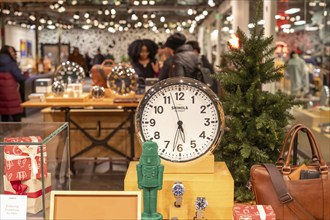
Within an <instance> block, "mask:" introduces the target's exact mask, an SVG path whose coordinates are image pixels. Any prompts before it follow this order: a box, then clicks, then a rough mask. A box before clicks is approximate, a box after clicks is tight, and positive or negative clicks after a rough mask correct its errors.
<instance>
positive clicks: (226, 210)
mask: <svg viewBox="0 0 330 220" xmlns="http://www.w3.org/2000/svg"><path fill="white" fill-rule="evenodd" d="M137 163H138V162H131V163H130V165H129V168H128V171H127V173H126V177H125V181H124V189H125V191H136V190H139V189H138V186H137V173H136V165H137ZM188 172H189V170H187V173H179V174H173V173H172V174H171V173H166V166H165V170H164V180H163V189H162V190H160V191H158V212H160V213H161V214H162V215H163V218H164V219H168V218H169V214H170V213H169V212H170V209H171V207H172V206H173V204H174V201H175V198H174V196H173V193H172V191H171V189H172V186H173V184H174V182H177V181H181V182H182V183H183V185H184V186H185V189H186V191H185V193H184V195H183V201H182V205H183V207H186V208H187V209H188V219H193V218H194V216H195V205H194V203H195V200H196V197H198V196H202V197H205V198H206V200H207V201H208V206H207V208H206V209H205V219H226V220H227V219H232V207H233V204H234V181H233V178H232V176H231V174H230V172H229V170H228V168H227V166H226V164H225V163H224V162H215V163H214V173H205V174H202V173H198V174H196V173H195V174H194V173H188Z"/></svg>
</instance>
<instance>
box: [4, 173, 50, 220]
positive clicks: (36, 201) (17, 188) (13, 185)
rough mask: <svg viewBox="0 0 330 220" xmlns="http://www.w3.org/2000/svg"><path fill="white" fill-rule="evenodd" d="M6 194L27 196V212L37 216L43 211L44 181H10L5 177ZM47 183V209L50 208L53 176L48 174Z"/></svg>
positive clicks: (45, 179)
mask: <svg viewBox="0 0 330 220" xmlns="http://www.w3.org/2000/svg"><path fill="white" fill-rule="evenodd" d="M3 179H4V193H5V194H13V195H14V194H15V195H27V212H28V213H31V214H36V213H38V212H40V211H41V210H42V182H41V181H42V180H41V179H30V180H24V181H8V179H7V177H6V176H5V175H4V176H3ZM44 181H45V200H46V201H45V205H46V207H45V208H49V204H50V191H51V190H52V187H51V174H50V173H48V174H47V177H45V178H44Z"/></svg>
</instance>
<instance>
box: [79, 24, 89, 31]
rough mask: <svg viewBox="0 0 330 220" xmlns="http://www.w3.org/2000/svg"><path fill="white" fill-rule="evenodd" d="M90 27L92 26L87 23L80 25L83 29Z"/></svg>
mask: <svg viewBox="0 0 330 220" xmlns="http://www.w3.org/2000/svg"><path fill="white" fill-rule="evenodd" d="M91 27H92V26H91V25H88V24H85V25H83V26H81V28H82V29H84V30H88V29H90V28H91Z"/></svg>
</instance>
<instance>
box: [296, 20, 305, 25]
mask: <svg viewBox="0 0 330 220" xmlns="http://www.w3.org/2000/svg"><path fill="white" fill-rule="evenodd" d="M303 24H306V21H304V20H300V21H296V22H294V25H303Z"/></svg>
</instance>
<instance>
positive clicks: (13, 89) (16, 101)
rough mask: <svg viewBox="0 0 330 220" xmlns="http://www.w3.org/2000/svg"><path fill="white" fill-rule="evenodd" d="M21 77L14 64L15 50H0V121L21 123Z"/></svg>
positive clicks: (22, 79) (4, 48) (6, 46)
mask: <svg viewBox="0 0 330 220" xmlns="http://www.w3.org/2000/svg"><path fill="white" fill-rule="evenodd" d="M24 81H25V77H24V76H23V75H22V73H21V70H20V69H19V67H18V65H17V63H16V50H15V48H13V47H11V46H8V45H5V46H3V47H2V48H1V50H0V88H1V89H0V115H1V121H4V122H7V121H21V118H22V113H23V108H22V107H21V96H20V93H19V83H23V82H24Z"/></svg>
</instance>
